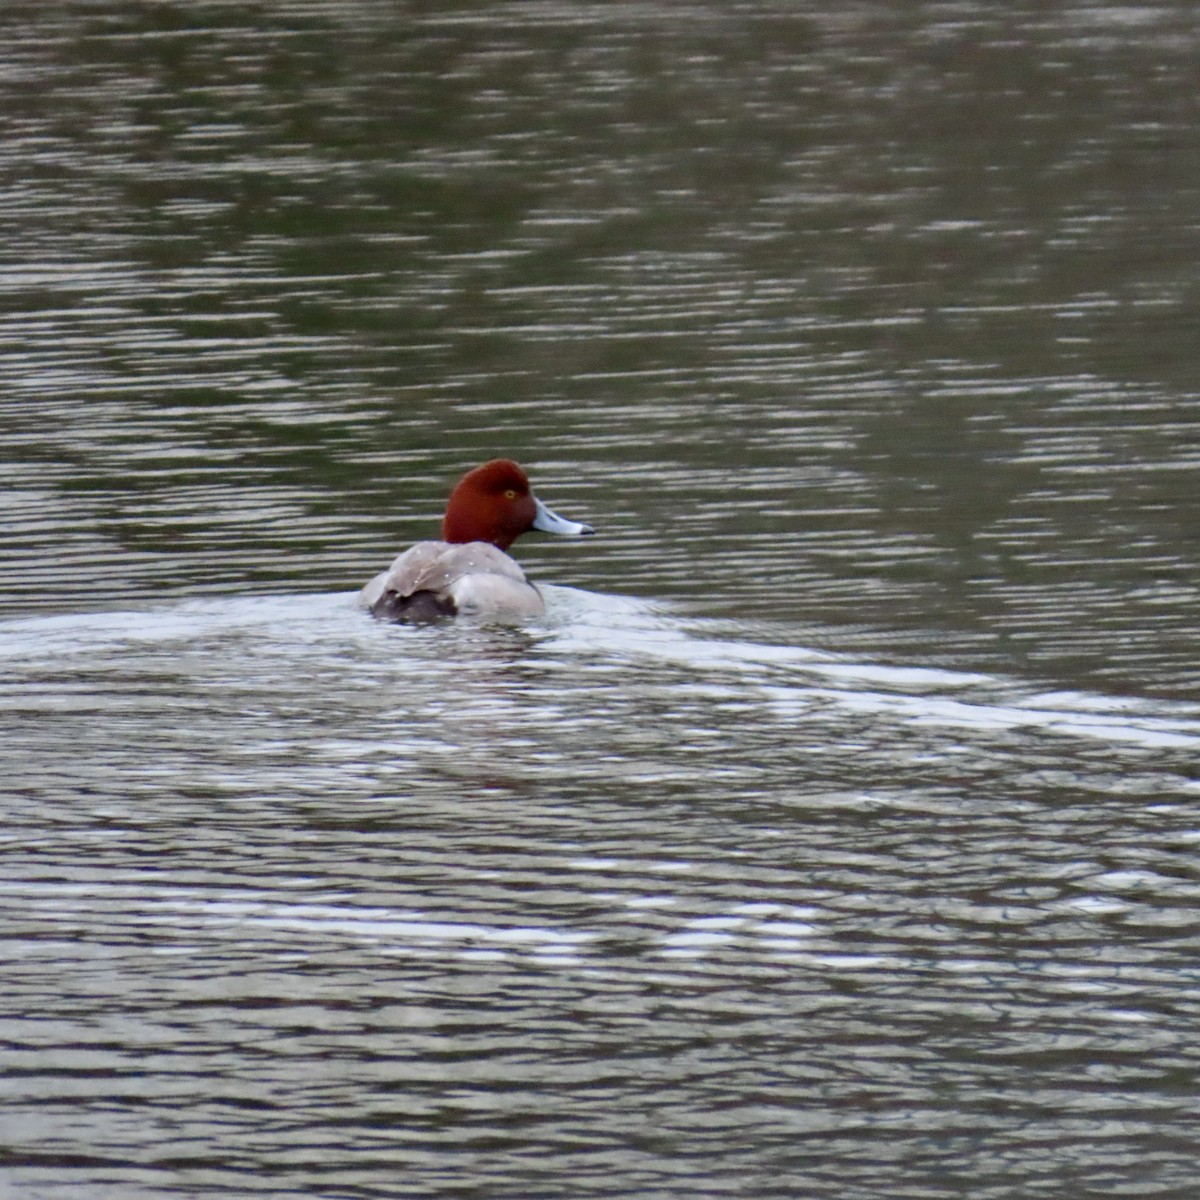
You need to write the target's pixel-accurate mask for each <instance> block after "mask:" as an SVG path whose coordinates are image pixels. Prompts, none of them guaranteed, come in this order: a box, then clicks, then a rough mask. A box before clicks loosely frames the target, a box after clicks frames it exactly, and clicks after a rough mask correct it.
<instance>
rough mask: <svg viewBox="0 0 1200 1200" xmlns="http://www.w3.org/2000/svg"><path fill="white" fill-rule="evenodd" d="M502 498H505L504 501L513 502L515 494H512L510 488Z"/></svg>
mask: <svg viewBox="0 0 1200 1200" xmlns="http://www.w3.org/2000/svg"><path fill="white" fill-rule="evenodd" d="M504 498H505V500H515V499H516V498H517V493H516V492H514V491H513V489H512V488H509V489H508V490H507V491H506V492H505V493H504Z"/></svg>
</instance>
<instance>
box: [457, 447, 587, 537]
mask: <svg viewBox="0 0 1200 1200" xmlns="http://www.w3.org/2000/svg"><path fill="white" fill-rule="evenodd" d="M531 529H542V530H545V531H546V532H547V533H563V534H583V533H592V532H594V531H593V530H592V527H591V526H590V525H579V524H577V523H576V522H574V521H565V520H563V518H562V517H560V516H558V515H557V514H555V513H552V512H551V511H550V510H549V509H548V508H547V507H546V506H545V505H544V504H543V503H542V502H541V501H540V500H539V499H538V498H537V497H536V496H535V495H534V494H533V489H532V488H531V487H530V486H529V477H528V476H527V475H526V474H525V472H524V471H522V470H521V468H520V467H519V466H517V464H516V463H515V462H513V461H512V460H511V459H507V458H494V459H492V461H491V462H486V463H484V464H483V466H482V467H476V468H475V470H473V471H468V472H467V473H466V474H465V475H464V476H463V477H462V478H461V479H460V480H459V481H458V484H457V485H456V486H455V488H454V491H452V492H451V493H450V500H449V502H448V503H447V504H446V515H445V517H443V518H442V541H444V542H491V543H492V545H493V546H498V547H499V548H500V549H501V550H507V549H508V548H509V546H511V545H512V544H513V542H515V541H516V540H517V538H519V537H520V536H521V534H523V533H527V532H528V531H529V530H531Z"/></svg>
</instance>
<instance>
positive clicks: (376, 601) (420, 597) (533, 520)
mask: <svg viewBox="0 0 1200 1200" xmlns="http://www.w3.org/2000/svg"><path fill="white" fill-rule="evenodd" d="M531 529H540V530H542V532H544V533H558V534H563V535H566V536H568V537H569V536H579V535H581V534H588V533H594V532H595V530H594V529H592V527H591V526H590V525H581V524H579V523H578V522H576V521H568V520H566V519H565V518H563V517H560V516H559V515H558V514H557V513H554V512H551V511H550V509H548V508H547V507H546V506H545V505H544V504H543V503H542V502H541V501H540V500H539V499H538V498H537V497H536V496H535V495H534V494H533V489H532V488H531V487H530V486H529V477H528V476H527V475H526V474H525V472H524V471H523V470H521V468H520V467H519V466H517V464H516V463H515V462H513V461H512V460H511V459H507V458H496V459H493V460H492V461H491V462H486V463H484V464H483V466H481V467H476V468H475V469H474V470H473V471H468V472H467V473H466V474H465V475H464V476H463V477H462V478H461V479H460V480H459V481H458V483H457V484H456V485H455V488H454V490H453V491H452V492H451V493H450V499H449V501H448V502H447V504H446V515H445V517H443V519H442V540H441V541H440V542H417V543H416V544H415V545H413V546H410V547H409V548H408V549H407V550H405V552H404V553H403V554H401V555H400V557H399V558H397V559H396V561H395V562H393V563H392V565H391V566H390V567H388V569H387V570H386V571H383V572H381V573H380V574H379V575H376V576H375V578H374V579H372V580H371V582H370V583H368V584H367V585H366V587H364V588H363V589H362V591H361V592H360V593H359V595H358V602H359V604H360V605H361V606H362V607H363V608H366V609H369V610H370V612H371V615H372V616H374V617H379V618H380V619H381V620H385V621H401V622H404V623H406V624H421V623H425V622H429V621H437V620H440V619H441V618H443V617H453V616H469V617H477V618H485V619H486V618H491V619H493V620H521V619H523V618H526V617H538V616H541V615H542V614H543V613H544V612H545V611H546V609H545V605H544V604H543V602H542V595H541V593H540V592H539V591H538V590H537V588H536V587H534V586H533V584H532V583H530V582H529V581H528V580H527V579H526V578H525V572H524V571H522V570H521V568H520V566H518V564H517V563H516V561H515V560H514V559H512V558H510V557H509V556H508V555H507V554H506V553H505V551H506V550H507V549H508V548H509V546H511V545H512V544H513V542H514V541H516V539H517V538H519V537H520V536H521V534H523V533H528V532H529V530H531Z"/></svg>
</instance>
